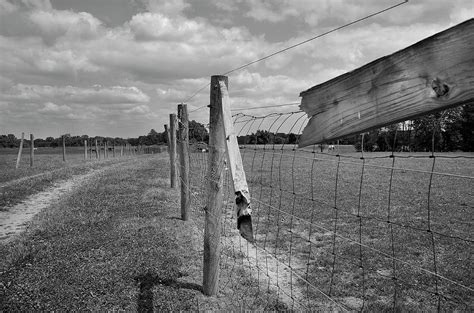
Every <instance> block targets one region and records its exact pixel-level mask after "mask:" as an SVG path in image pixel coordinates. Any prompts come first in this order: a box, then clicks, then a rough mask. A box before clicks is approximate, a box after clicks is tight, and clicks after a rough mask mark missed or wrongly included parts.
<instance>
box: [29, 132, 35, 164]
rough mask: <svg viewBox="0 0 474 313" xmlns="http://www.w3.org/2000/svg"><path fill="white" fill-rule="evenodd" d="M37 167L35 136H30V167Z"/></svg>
mask: <svg viewBox="0 0 474 313" xmlns="http://www.w3.org/2000/svg"><path fill="white" fill-rule="evenodd" d="M34 165H35V136H34V135H33V134H30V167H33V166H34Z"/></svg>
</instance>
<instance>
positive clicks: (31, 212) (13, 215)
mask: <svg viewBox="0 0 474 313" xmlns="http://www.w3.org/2000/svg"><path fill="white" fill-rule="evenodd" d="M126 162H127V161H125V162H120V163H116V164H113V165H110V166H107V167H104V168H101V169H93V170H90V171H89V172H87V173H86V174H82V175H75V176H73V177H72V178H70V179H67V180H60V181H57V182H55V183H54V185H53V186H52V187H50V188H48V189H46V190H44V191H42V192H39V193H36V194H33V195H31V196H29V197H27V198H26V199H25V200H24V201H22V202H21V203H18V204H16V205H14V206H13V207H11V208H9V210H8V211H0V244H1V243H6V242H8V241H9V240H11V239H12V238H13V237H14V236H15V235H17V234H19V233H21V232H22V231H24V230H25V228H26V227H27V225H28V222H29V221H31V219H32V218H33V217H34V216H35V215H36V214H38V213H39V212H40V211H41V210H43V209H45V208H47V207H48V206H50V205H51V204H52V203H54V202H56V201H58V200H59V199H60V198H61V197H62V196H64V195H65V194H67V193H69V192H71V191H72V190H74V189H75V188H77V187H79V186H81V185H83V184H84V183H86V182H87V181H88V180H89V179H91V178H92V177H93V176H96V175H98V174H100V173H102V172H104V171H107V170H110V169H112V168H114V167H118V166H120V165H122V164H123V163H126ZM45 174H47V173H43V174H38V175H34V176H40V175H45ZM29 178H31V176H30V177H26V178H25V179H29ZM21 180H23V179H21ZM15 182H18V180H17V181H15ZM0 187H3V186H0Z"/></svg>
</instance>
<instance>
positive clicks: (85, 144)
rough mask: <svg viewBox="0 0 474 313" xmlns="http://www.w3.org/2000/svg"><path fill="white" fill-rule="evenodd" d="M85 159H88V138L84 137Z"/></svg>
mask: <svg viewBox="0 0 474 313" xmlns="http://www.w3.org/2000/svg"><path fill="white" fill-rule="evenodd" d="M84 160H87V139H84Z"/></svg>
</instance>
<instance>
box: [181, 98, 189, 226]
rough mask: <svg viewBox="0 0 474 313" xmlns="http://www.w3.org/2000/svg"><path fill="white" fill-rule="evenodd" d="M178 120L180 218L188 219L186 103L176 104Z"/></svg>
mask: <svg viewBox="0 0 474 313" xmlns="http://www.w3.org/2000/svg"><path fill="white" fill-rule="evenodd" d="M178 120H179V131H178V138H179V163H180V171H179V175H180V181H181V219H182V220H183V221H187V220H188V219H189V208H190V205H191V190H190V187H189V186H190V185H189V120H188V106H187V105H186V104H179V105H178Z"/></svg>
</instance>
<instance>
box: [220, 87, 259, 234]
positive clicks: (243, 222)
mask: <svg viewBox="0 0 474 313" xmlns="http://www.w3.org/2000/svg"><path fill="white" fill-rule="evenodd" d="M219 86H220V91H221V95H222V116H223V121H224V130H225V136H226V148H227V158H228V160H229V167H230V172H231V174H232V181H233V183H234V191H235V204H236V216H237V228H238V229H239V231H240V235H241V236H242V237H244V238H245V239H246V240H248V241H249V242H253V241H254V237H253V229H252V219H251V213H252V210H251V209H250V193H249V187H248V185H247V178H246V177H245V171H244V166H243V164H242V157H241V155H240V150H239V143H238V142H237V136H236V134H235V132H234V126H233V122H232V114H231V112H230V99H229V93H228V91H227V86H226V84H225V81H223V80H220V81H219Z"/></svg>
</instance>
